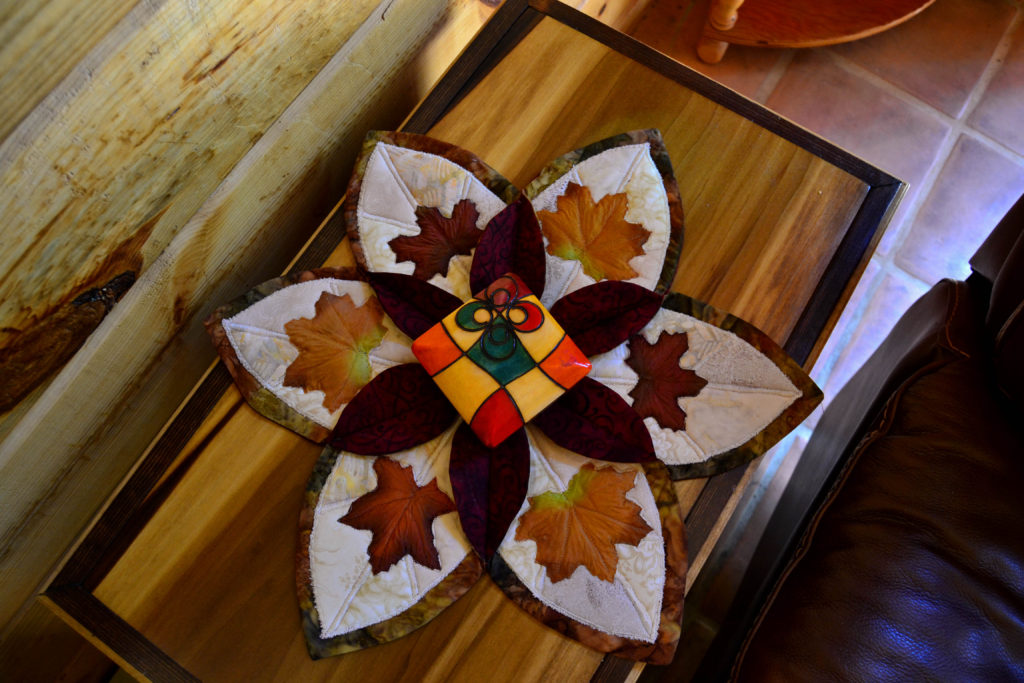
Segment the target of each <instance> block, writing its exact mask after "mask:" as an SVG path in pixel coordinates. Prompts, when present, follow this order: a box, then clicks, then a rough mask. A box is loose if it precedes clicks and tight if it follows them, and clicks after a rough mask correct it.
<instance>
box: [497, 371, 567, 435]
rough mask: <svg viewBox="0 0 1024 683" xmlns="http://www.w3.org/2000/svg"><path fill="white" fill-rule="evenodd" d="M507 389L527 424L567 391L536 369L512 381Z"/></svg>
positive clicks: (507, 385)
mask: <svg viewBox="0 0 1024 683" xmlns="http://www.w3.org/2000/svg"><path fill="white" fill-rule="evenodd" d="M505 388H506V389H508V393H509V394H511V395H512V399H513V400H514V401H515V402H516V405H517V406H518V407H519V412H520V413H522V415H523V420H524V421H525V422H529V421H530V419H532V418H533V416H534V415H536V414H537V413H539V412H540V411H542V410H544V409H545V408H547V407H548V406H549V405H551V403H552V401H554V400H555V399H556V398H558V397H559V396H561V395H562V394H563V393H564V392H565V389H563V388H562V387H560V386H558V385H557V384H555V383H554V382H552V381H551V379H550V378H549V377H548V376H547V375H545V374H544V373H543V371H541V369H540V368H534V369H533V370H530V371H529V372H528V373H526V374H525V375H523V376H522V377H519V378H517V379H514V380H512V381H511V382H509V383H508V384H506V385H505Z"/></svg>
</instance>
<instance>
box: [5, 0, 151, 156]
mask: <svg viewBox="0 0 1024 683" xmlns="http://www.w3.org/2000/svg"><path fill="white" fill-rule="evenodd" d="M131 8H132V3H131V2H125V1H124V0H93V1H91V2H75V1H74V0H48V1H42V2H40V1H37V2H5V3H3V4H2V5H0V140H3V139H4V138H6V137H7V135H8V134H9V133H10V132H11V131H12V130H14V128H15V127H16V126H17V125H18V123H19V122H20V121H21V120H22V119H23V118H24V117H25V115H26V114H28V113H29V112H30V111H32V109H33V108H34V107H35V106H36V105H37V104H39V101H40V100H41V99H42V98H43V97H44V96H45V95H46V94H47V93H49V92H50V90H52V89H53V88H54V87H55V86H56V85H57V84H58V83H59V82H60V81H61V80H62V79H63V78H64V77H65V76H67V74H68V73H69V72H70V71H71V70H72V69H73V68H74V67H75V65H76V64H78V63H79V62H80V61H81V60H82V59H83V58H84V57H85V56H86V55H87V54H88V53H89V51H90V50H91V49H92V48H93V46H94V45H95V44H96V43H97V42H98V41H99V40H100V39H102V38H103V36H105V35H107V32H108V31H109V30H110V29H111V28H112V27H113V26H114V25H115V24H117V22H118V21H120V20H121V18H122V17H124V15H125V14H127V13H128V11H129V10H131Z"/></svg>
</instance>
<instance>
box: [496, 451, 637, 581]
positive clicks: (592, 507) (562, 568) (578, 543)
mask: <svg viewBox="0 0 1024 683" xmlns="http://www.w3.org/2000/svg"><path fill="white" fill-rule="evenodd" d="M635 479H636V472H625V473H622V472H617V471H616V470H615V469H613V468H611V467H604V468H601V469H596V468H595V467H594V465H593V464H591V463H587V464H586V465H584V466H583V467H581V468H580V470H579V472H577V473H576V475H575V476H573V478H572V479H571V480H570V481H569V486H568V488H567V489H566V490H565V492H563V493H556V492H553V491H549V492H547V493H542V494H541V495H539V496H532V497H531V498H530V509H529V510H527V511H526V512H525V513H523V516H522V517H521V518H520V520H519V527H518V528H517V529H516V540H517V541H525V540H527V539H531V540H533V541H536V543H537V564H539V565H542V566H543V567H545V568H546V569H547V573H548V578H550V579H551V581H552V582H556V581H561V580H563V579H567V578H569V577H570V576H572V573H573V572H574V571H576V568H577V567H584V568H586V569H587V570H588V571H589V572H590V573H591V574H593V575H594V576H596V577H597V578H599V579H602V580H604V581H608V582H611V581H612V580H613V579H614V578H615V570H616V568H617V567H618V563H619V556H618V553H616V551H615V544H616V543H625V544H627V545H634V546H635V545H636V544H638V543H639V542H640V541H641V540H643V538H644V537H645V536H646V535H647V534H648V533H650V532H651V527H650V525H649V524H647V522H645V521H644V520H643V518H642V517H641V516H640V506H639V505H637V504H636V503H634V502H633V501H631V500H629V499H627V498H626V494H627V493H628V492H629V491H630V490H631V489H632V488H633V485H634V482H635Z"/></svg>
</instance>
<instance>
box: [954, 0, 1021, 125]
mask: <svg viewBox="0 0 1024 683" xmlns="http://www.w3.org/2000/svg"><path fill="white" fill-rule="evenodd" d="M1020 23H1021V11H1020V10H1019V9H1018V10H1017V12H1016V13H1015V14H1014V15H1013V18H1012V19H1010V22H1009V24H1007V26H1006V30H1005V31H1004V32H1003V35H1002V37H1001V38H1000V39H999V42H998V43H996V48H995V50H993V51H992V57H991V58H990V59H989V60H988V64H986V65H985V68H984V69H983V70H982V72H981V75H980V76H978V80H977V81H976V82H975V84H974V87H973V88H972V89H971V92H970V94H968V95H967V101H966V102H964V106H963V107H962V108H961V114H960V120H961V121H967V119H968V118H970V116H971V114H973V113H974V110H975V109H976V108H977V106H978V104H979V103H980V102H981V98H982V97H983V96H984V95H985V91H986V90H988V86H989V84H991V83H992V80H993V79H994V78H995V77H996V74H997V73H998V72H999V69H1000V68H1002V66H1003V61H1004V60H1005V59H1006V55H1007V53H1009V52H1010V46H1011V45H1012V43H1013V34H1014V32H1015V31H1016V30H1017V27H1018V26H1019V25H1020Z"/></svg>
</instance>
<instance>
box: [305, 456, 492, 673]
mask: <svg viewBox="0 0 1024 683" xmlns="http://www.w3.org/2000/svg"><path fill="white" fill-rule="evenodd" d="M339 453H340V452H339V451H337V450H335V449H333V448H331V447H330V446H328V447H326V448H324V450H323V452H322V453H321V454H320V457H319V459H317V462H316V466H315V467H314V468H313V474H312V476H311V477H310V479H309V484H308V485H307V486H306V493H305V496H304V502H303V507H302V513H301V515H300V517H299V551H298V558H297V561H296V563H295V585H296V589H297V592H298V597H299V610H300V611H301V613H302V631H303V633H304V634H305V636H306V646H307V648H308V649H309V655H310V657H312V658H313V659H323V658H325V657H333V656H334V655H340V654H343V653H345V652H352V651H354V650H362V649H364V648H367V647H372V646H374V645H380V644H382V643H388V642H391V641H392V640H397V639H399V638H401V637H402V636H405V635H407V634H408V633H411V632H412V631H415V630H416V629H418V628H419V627H421V626H424V625H425V624H427V623H428V622H429V621H431V620H432V619H433V618H434V617H436V616H437V615H438V614H440V613H441V612H442V611H444V609H445V608H447V607H449V606H450V605H452V604H453V603H454V602H455V601H456V600H458V599H459V598H461V597H462V596H463V595H464V594H465V593H466V591H468V590H469V589H470V588H472V587H473V584H475V583H476V582H477V581H478V580H479V579H480V575H481V574H482V573H483V564H482V563H481V561H480V559H479V558H478V557H477V555H476V553H474V552H472V551H470V552H469V553H468V554H467V555H466V557H465V558H463V560H462V562H460V563H459V565H458V566H457V567H455V569H453V570H452V572H451V573H450V574H448V576H446V577H444V578H443V579H442V580H441V582H440V583H438V584H437V585H436V586H434V587H433V588H431V589H430V590H429V591H427V592H426V594H424V596H423V597H422V598H420V599H419V601H418V602H416V604H414V605H412V606H411V607H409V609H407V610H405V611H404V612H402V613H400V614H398V615H396V616H393V617H391V618H390V619H385V620H384V621H381V622H378V623H376V624H371V625H369V626H366V627H364V628H361V629H357V630H355V631H350V632H348V633H343V634H341V635H338V636H334V637H332V638H323V637H321V635H320V633H321V628H320V615H319V613H318V612H317V610H316V604H315V602H314V600H313V583H312V574H311V572H310V567H309V541H310V536H311V535H312V533H313V519H314V516H315V513H316V506H317V503H318V502H319V501H320V492H321V491H322V490H323V487H324V484H325V483H326V482H327V478H328V477H329V476H330V475H331V472H332V471H334V464H335V462H337V459H338V455H339Z"/></svg>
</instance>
